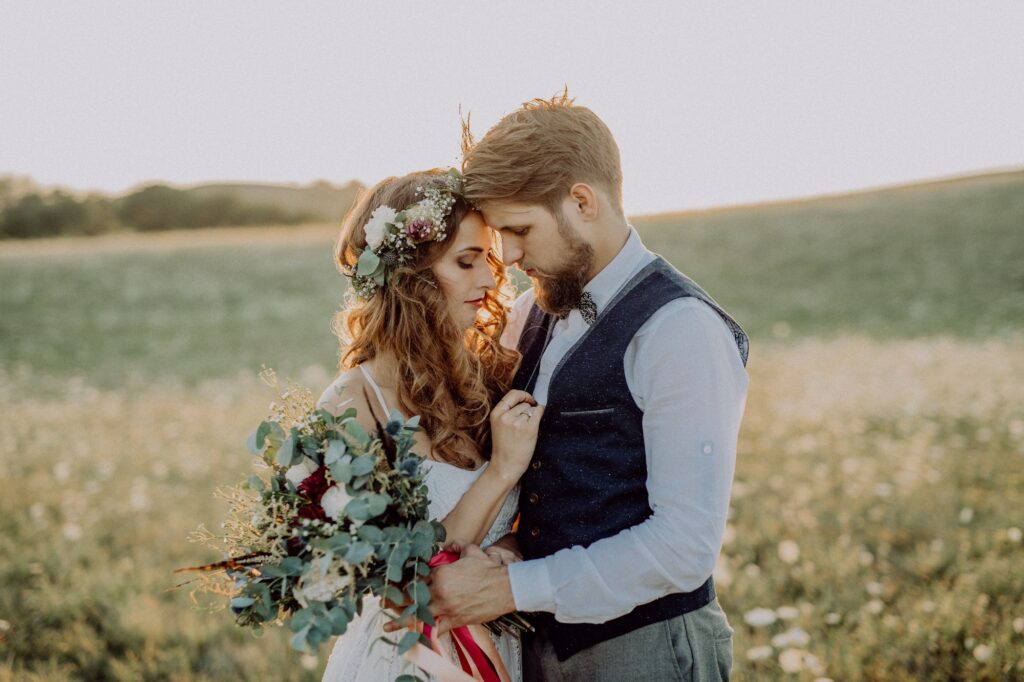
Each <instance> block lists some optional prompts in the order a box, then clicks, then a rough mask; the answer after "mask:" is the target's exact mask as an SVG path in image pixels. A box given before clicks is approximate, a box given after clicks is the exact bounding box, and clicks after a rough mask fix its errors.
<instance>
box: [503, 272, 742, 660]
mask: <svg viewBox="0 0 1024 682" xmlns="http://www.w3.org/2000/svg"><path fill="white" fill-rule="evenodd" d="M688 296H693V297H696V298H698V299H700V300H702V301H704V302H705V303H707V304H708V305H709V306H711V307H712V309H714V310H715V311H716V312H717V313H718V314H719V315H720V316H721V317H722V320H723V321H724V322H725V323H726V325H727V326H728V327H729V329H730V331H732V334H733V336H734V338H735V340H736V344H737V346H738V348H739V352H740V356H741V358H742V359H743V363H744V364H746V361H747V348H748V346H747V336H746V334H745V333H744V332H743V330H742V329H741V328H740V326H739V325H738V324H737V323H736V321H735V320H733V319H732V317H730V316H729V315H728V314H727V313H726V312H725V311H724V310H722V309H721V307H719V306H718V304H717V303H715V302H714V300H712V299H711V297H710V296H708V295H707V293H705V292H704V290H703V289H701V288H700V287H699V286H697V284H696V283H695V282H693V281H692V280H691V279H689V278H687V277H686V276H684V275H683V274H682V273H680V272H679V271H678V270H676V269H675V268H673V267H672V266H671V265H669V264H668V263H667V262H666V261H665V260H664V259H662V258H661V257H658V258H656V259H655V260H654V261H653V262H651V263H650V264H649V265H647V266H646V267H644V268H643V269H642V270H641V271H640V272H639V273H637V275H636V276H634V277H633V278H632V279H631V280H630V281H629V282H628V283H627V284H626V285H625V286H624V287H623V288H622V289H621V290H620V291H619V293H618V294H616V295H615V297H614V298H613V299H612V300H611V301H610V302H609V303H608V305H607V307H606V308H605V309H604V310H603V311H602V312H601V314H600V315H599V316H598V318H597V320H596V321H595V322H594V323H593V325H591V326H590V328H589V329H588V330H587V332H586V333H585V334H584V335H583V337H582V338H581V339H580V340H579V341H578V342H577V343H576V344H575V345H574V346H573V347H572V348H571V349H570V350H569V351H568V352H567V353H566V355H565V357H564V358H563V359H562V360H561V361H560V362H559V364H558V366H557V367H556V368H555V370H554V372H553V374H552V376H551V383H550V387H549V388H548V401H547V407H546V408H545V411H544V416H543V418H542V421H541V424H540V437H539V439H538V441H537V448H536V450H535V452H534V456H533V461H532V462H531V464H530V467H529V469H527V471H526V474H525V475H524V476H523V478H522V479H521V481H520V483H521V492H520V498H519V512H520V517H519V526H518V533H517V536H518V539H519V547H520V548H521V550H522V552H523V556H524V557H525V558H526V559H536V558H539V557H544V556H548V555H550V554H554V553H555V552H557V551H558V550H560V549H565V548H567V547H573V546H576V545H580V546H583V547H586V546H587V545H589V544H591V543H593V542H595V541H597V540H600V539H602V538H606V537H610V536H612V535H615V534H617V533H619V532H620V531H622V530H625V529H626V528H630V527H632V526H635V525H637V524H639V523H642V522H643V521H644V520H645V519H647V518H648V517H649V516H651V514H652V513H653V512H652V510H651V507H650V505H649V503H648V498H647V459H646V455H645V450H644V433H643V423H642V420H643V412H642V411H641V410H640V408H638V407H637V405H636V403H635V402H634V400H633V396H632V394H631V393H630V391H629V386H628V385H627V384H626V377H625V373H624V369H623V355H624V354H625V352H626V347H627V346H628V345H629V342H630V340H631V339H632V338H633V336H634V335H635V334H636V332H637V331H638V330H639V329H640V328H641V327H642V326H643V325H644V323H645V322H646V321H647V320H648V319H650V317H651V316H652V315H653V314H654V313H655V312H657V311H658V309H660V308H661V307H662V306H664V305H665V304H666V303H668V302H669V301H672V300H674V299H677V298H683V297H688ZM554 319H555V318H554V316H553V315H550V314H546V313H544V312H543V311H542V310H541V309H540V308H539V307H537V305H534V306H533V308H532V309H531V310H530V313H529V316H528V318H527V321H526V325H525V327H524V329H523V332H522V335H521V336H520V339H519V351H520V352H521V353H522V355H523V359H522V363H521V364H520V367H519V371H518V372H517V373H516V376H515V379H514V381H513V387H514V388H517V389H521V390H524V391H531V392H532V391H533V388H534V384H535V382H536V377H537V369H538V367H539V365H540V358H541V355H542V354H543V352H544V348H545V347H546V345H547V341H548V339H549V337H550V333H551V328H552V326H553V324H554ZM678 352H680V353H685V352H686V348H682V347H681V348H679V349H678ZM686 417H687V415H685V414H680V415H679V418H680V419H686ZM641 560H642V559H641ZM623 579H624V580H628V579H629V576H623ZM714 596H715V592H714V584H713V582H712V579H711V577H710V576H709V577H708V579H707V581H706V582H705V583H704V584H703V585H701V586H700V587H699V588H697V589H696V590H694V591H693V592H688V593H685V594H683V593H676V594H670V595H668V596H665V597H662V598H660V599H656V600H655V601H652V602H649V603H647V604H642V605H640V606H638V607H636V608H635V609H634V610H633V611H631V612H630V613H628V614H626V615H624V616H622V617H620V618H616V619H614V620H611V621H608V622H606V623H600V624H589V623H583V624H568V623H560V622H557V621H555V620H554V618H553V617H552V616H551V615H550V614H544V615H543V616H542V619H543V620H544V624H545V625H546V630H547V633H548V636H549V637H550V638H551V641H552V644H553V645H554V648H555V652H556V654H557V655H558V658H559V660H565V659H567V658H569V657H570V656H572V655H573V654H575V653H577V652H579V651H582V650H583V649H586V648H588V647H590V646H593V645H595V644H598V643H600V642H603V641H605V640H608V639H611V638H613V637H618V636H619V635H622V634H625V633H627V632H631V631H632V630H635V629H637V628H640V627H643V626H644V625H649V624H651V623H656V622H660V621H662V620H666V619H668V618H673V617H675V616H678V615H680V614H683V613H687V612H689V611H693V610H695V609H698V608H701V607H702V606H704V605H705V604H707V603H708V602H710V601H711V600H712V599H713V598H714Z"/></svg>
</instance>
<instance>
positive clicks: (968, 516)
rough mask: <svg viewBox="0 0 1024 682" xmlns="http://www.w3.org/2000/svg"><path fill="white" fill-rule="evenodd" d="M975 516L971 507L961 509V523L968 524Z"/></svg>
mask: <svg viewBox="0 0 1024 682" xmlns="http://www.w3.org/2000/svg"><path fill="white" fill-rule="evenodd" d="M973 518H974V510H973V509H971V508H970V507H964V508H963V509H961V510H960V523H962V524H963V525H965V526H966V525H967V524H968V523H970V522H971V520H972V519H973Z"/></svg>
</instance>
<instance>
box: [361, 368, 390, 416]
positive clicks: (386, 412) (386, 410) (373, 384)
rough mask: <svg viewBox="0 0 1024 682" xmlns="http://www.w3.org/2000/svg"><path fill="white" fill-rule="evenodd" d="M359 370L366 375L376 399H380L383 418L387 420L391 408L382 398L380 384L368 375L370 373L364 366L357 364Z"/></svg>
mask: <svg viewBox="0 0 1024 682" xmlns="http://www.w3.org/2000/svg"><path fill="white" fill-rule="evenodd" d="M359 370H360V371H361V372H362V373H363V376H364V377H366V383H368V384H370V388H372V389H373V392H374V393H376V394H377V400H379V401H380V406H381V407H383V408H384V419H385V420H387V418H388V415H389V414H391V410H390V409H389V408H388V404H387V402H385V400H384V394H383V393H381V390H380V386H378V385H377V382H376V381H374V380H373V377H372V376H370V373H369V372H368V371H366V368H365V367H363V366H362V365H359Z"/></svg>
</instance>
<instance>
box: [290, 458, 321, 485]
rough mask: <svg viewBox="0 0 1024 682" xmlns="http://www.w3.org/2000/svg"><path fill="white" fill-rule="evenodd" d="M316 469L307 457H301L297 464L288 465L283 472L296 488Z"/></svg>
mask: <svg viewBox="0 0 1024 682" xmlns="http://www.w3.org/2000/svg"><path fill="white" fill-rule="evenodd" d="M314 471H316V467H314V466H313V463H312V462H310V461H309V460H308V459H303V460H302V461H301V462H299V463H298V464H296V465H294V466H291V467H288V471H286V472H285V473H284V477H285V478H287V479H288V480H289V481H291V483H292V485H294V486H295V487H296V488H297V487H298V486H299V484H300V483H302V482H303V481H305V480H306V479H307V478H309V477H310V476H311V475H312V474H313V472H314Z"/></svg>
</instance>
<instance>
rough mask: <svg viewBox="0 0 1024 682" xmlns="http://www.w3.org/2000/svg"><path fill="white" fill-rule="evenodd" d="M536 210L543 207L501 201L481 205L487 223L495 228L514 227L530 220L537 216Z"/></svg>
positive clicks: (541, 209)
mask: <svg viewBox="0 0 1024 682" xmlns="http://www.w3.org/2000/svg"><path fill="white" fill-rule="evenodd" d="M538 210H540V211H543V210H544V208H543V207H542V206H534V205H530V204H519V203H512V202H501V201H495V202H488V203H487V204H485V205H484V206H483V207H482V211H483V214H484V218H485V219H486V220H487V224H488V225H489V226H491V227H492V228H494V229H495V230H500V229H503V228H507V227H516V226H519V225H523V224H524V223H527V222H530V220H532V219H535V218H536V217H537V211H538Z"/></svg>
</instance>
